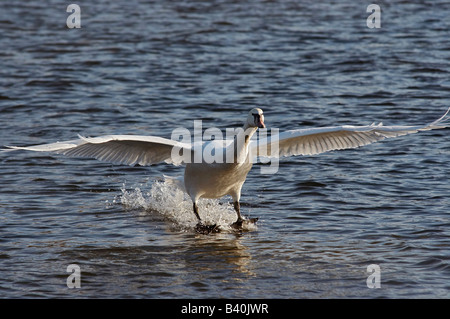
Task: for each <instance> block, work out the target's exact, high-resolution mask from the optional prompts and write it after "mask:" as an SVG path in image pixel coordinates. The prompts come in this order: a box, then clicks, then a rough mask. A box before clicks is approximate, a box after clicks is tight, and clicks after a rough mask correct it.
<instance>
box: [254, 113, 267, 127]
mask: <svg viewBox="0 0 450 319" xmlns="http://www.w3.org/2000/svg"><path fill="white" fill-rule="evenodd" d="M256 124H257V125H258V127H259V128H265V127H266V125H265V124H264V121H263V119H262V118H261V116H260V117H259V118H258V123H256Z"/></svg>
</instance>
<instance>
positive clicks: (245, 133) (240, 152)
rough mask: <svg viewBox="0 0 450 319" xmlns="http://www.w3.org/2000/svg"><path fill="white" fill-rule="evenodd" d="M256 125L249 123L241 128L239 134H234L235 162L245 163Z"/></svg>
mask: <svg viewBox="0 0 450 319" xmlns="http://www.w3.org/2000/svg"><path fill="white" fill-rule="evenodd" d="M257 129H258V128H256V127H250V126H249V125H248V124H247V123H245V125H244V126H243V127H242V129H239V131H238V134H237V135H235V136H234V143H233V144H234V160H235V163H244V162H245V161H246V159H247V153H248V145H249V143H250V139H251V138H252V136H253V134H255V132H256V130H257Z"/></svg>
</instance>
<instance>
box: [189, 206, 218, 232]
mask: <svg viewBox="0 0 450 319" xmlns="http://www.w3.org/2000/svg"><path fill="white" fill-rule="evenodd" d="M194 214H195V216H196V217H197V219H198V223H197V225H196V226H195V231H196V232H197V233H200V234H206V235H207V234H209V233H213V232H214V233H215V232H218V231H219V230H218V228H217V225H216V224H214V225H204V224H203V222H202V220H201V218H200V215H199V214H198V206H197V203H196V202H194Z"/></svg>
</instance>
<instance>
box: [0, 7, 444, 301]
mask: <svg viewBox="0 0 450 319" xmlns="http://www.w3.org/2000/svg"><path fill="white" fill-rule="evenodd" d="M416 2H417V3H408V2H405V1H394V2H390V1H389V2H388V1H378V2H377V4H379V5H380V7H381V28H379V29H377V28H374V29H370V28H368V26H367V24H366V19H367V17H368V16H369V14H370V13H367V12H366V8H367V5H368V4H369V3H363V2H360V1H350V0H348V1H315V2H311V1H293V0H291V1H288V0H286V1H236V0H235V1H227V0H215V1H189V2H188V1H143V0H140V1H139V0H127V1H114V2H113V3H111V2H110V1H103V0H101V1H95V4H94V3H91V2H89V3H86V2H81V1H80V2H79V3H78V4H79V6H80V8H81V28H80V29H77V28H74V29H69V28H68V27H67V26H66V19H67V17H68V16H69V15H70V13H67V12H66V8H67V5H68V4H69V2H67V3H66V4H64V3H61V1H56V0H48V1H26V2H25V1H14V2H12V3H7V2H5V1H2V2H0V30H1V35H0V123H1V128H0V144H1V145H32V144H40V143H46V142H54V141H62V140H70V139H74V138H76V137H77V134H81V135H84V136H99V135H105V134H137V135H158V136H162V137H167V138H170V136H171V132H172V130H173V129H175V128H177V127H185V128H188V129H192V128H193V121H194V120H197V119H201V120H203V127H204V128H207V127H218V128H220V129H223V130H224V129H225V128H228V127H238V126H241V125H242V123H243V121H244V119H245V117H246V115H247V112H248V111H249V110H250V109H251V108H253V107H261V108H262V109H263V110H264V113H265V117H266V120H265V122H266V125H267V126H268V127H269V128H271V127H272V128H279V129H280V131H283V130H288V129H298V128H307V127H319V126H332V125H344V124H353V125H367V124H371V123H372V122H383V123H384V124H385V125H416V124H426V123H429V122H431V121H433V120H435V119H437V118H439V117H440V116H441V115H442V114H443V113H444V112H445V110H446V109H447V107H448V106H449V104H448V99H449V97H450V77H449V71H450V62H449V61H450V42H449V40H448V39H449V38H450V37H449V30H450V20H449V19H448V15H449V13H450V4H449V3H448V2H444V1H420V2H419V1H416ZM448 134H449V130H448V129H444V130H437V131H431V132H422V133H419V134H414V135H410V136H406V137H400V138H397V139H391V140H387V141H383V142H381V143H377V144H372V145H369V146H366V147H363V148H359V149H354V150H345V151H339V152H331V153H325V154H321V155H317V156H303V157H302V156H299V157H290V158H286V159H284V160H282V161H281V162H280V167H279V171H278V173H277V174H274V175H263V174H261V173H260V169H259V164H257V165H256V166H255V167H254V168H253V170H252V171H251V173H250V174H249V176H248V179H247V182H246V183H245V184H244V188H243V194H242V198H241V207H242V212H243V215H244V216H247V217H259V218H260V220H259V222H258V225H257V228H256V229H254V230H252V231H248V232H243V233H242V234H235V233H220V234H213V235H207V236H205V235H199V234H196V233H195V232H194V231H193V229H192V224H193V223H195V217H194V215H193V213H192V211H191V205H192V204H191V202H190V200H189V199H187V198H186V197H185V196H184V194H183V193H181V192H179V191H176V190H175V189H174V188H173V187H171V186H170V185H167V184H166V183H164V182H162V181H161V176H163V175H170V176H177V175H181V174H182V173H183V170H182V168H180V167H175V166H170V165H166V164H159V165H154V166H151V167H139V166H137V167H129V166H120V165H119V166H117V165H111V164H108V163H102V162H98V161H95V160H89V159H76V158H67V157H64V156H59V155H54V154H43V153H30V152H13V153H3V154H1V155H0V171H1V177H0V247H1V250H0V274H1V280H0V297H2V298H19V297H25V298H128V297H129V298H449V297H450V264H449V262H450V251H449V245H450V219H449V217H450V214H449V208H450V197H449V194H450V182H449V180H448V179H449V176H450V164H449V155H450V139H449V138H448ZM228 200H229V199H228V198H224V199H221V200H210V201H202V204H201V205H202V206H201V208H200V209H201V213H202V212H203V213H204V214H208V216H209V218H211V219H212V220H213V221H214V220H215V221H216V222H222V223H223V222H227V221H229V220H232V219H233V218H234V212H233V209H232V206H230V205H228ZM71 264H76V265H77V266H78V267H79V269H80V271H81V278H80V283H81V288H73V289H69V288H68V286H67V284H66V283H67V279H68V276H69V275H70V274H71V273H70V272H67V267H68V266H69V265H71ZM372 264H375V265H378V266H379V269H380V272H379V274H380V277H379V283H380V284H381V287H380V288H372V289H371V288H368V285H367V279H368V277H369V275H371V273H370V272H368V271H367V267H368V266H369V265H372Z"/></svg>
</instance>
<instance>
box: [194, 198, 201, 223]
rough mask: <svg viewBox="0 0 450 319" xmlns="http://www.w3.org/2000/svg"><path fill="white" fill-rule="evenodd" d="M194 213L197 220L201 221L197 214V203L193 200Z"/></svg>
mask: <svg viewBox="0 0 450 319" xmlns="http://www.w3.org/2000/svg"><path fill="white" fill-rule="evenodd" d="M194 214H195V216H196V217H197V219H198V222H199V223H201V222H202V220H201V218H200V215H199V214H198V206H197V203H195V202H194Z"/></svg>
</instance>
